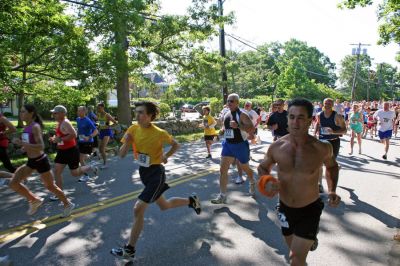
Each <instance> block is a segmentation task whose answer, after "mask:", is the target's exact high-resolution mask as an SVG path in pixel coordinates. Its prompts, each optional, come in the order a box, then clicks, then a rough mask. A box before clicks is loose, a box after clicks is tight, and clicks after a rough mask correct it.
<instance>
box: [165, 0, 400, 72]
mask: <svg viewBox="0 0 400 266" xmlns="http://www.w3.org/2000/svg"><path fill="white" fill-rule="evenodd" d="M214 1H215V2H217V0H214ZM190 2H191V1H190V0H161V4H162V13H166V14H184V13H185V11H186V8H187V7H188V6H189V5H190ZM375 2H377V1H375ZM379 2H380V1H379ZM338 3H340V1H339V0H226V1H225V2H224V12H225V14H226V13H227V12H231V11H233V12H234V13H235V16H236V23H235V24H234V25H233V26H228V27H226V29H225V30H226V32H227V33H231V34H234V35H237V36H240V37H242V38H244V39H246V40H248V41H251V42H252V43H255V44H262V43H266V42H272V41H279V42H285V41H287V40H289V39H291V38H296V39H298V40H301V41H305V42H307V44H308V45H309V46H315V47H316V48H317V49H318V50H319V51H321V52H322V53H324V54H325V55H327V56H328V57H329V58H330V59H331V61H333V62H335V63H336V64H337V67H340V65H339V63H340V61H341V60H342V59H343V58H344V57H345V56H346V55H349V54H351V50H352V48H353V47H352V46H351V45H350V44H353V43H359V42H361V43H365V44H371V46H369V47H366V48H367V49H368V54H369V55H370V56H371V57H372V58H374V60H373V64H377V63H381V62H387V63H389V64H391V65H393V66H397V67H399V68H400V64H399V63H397V62H396V61H395V55H396V52H397V51H399V50H400V47H399V45H396V44H390V45H388V46H386V47H384V46H379V45H377V41H378V39H379V36H378V25H379V23H378V21H377V16H376V10H377V5H376V4H375V5H374V6H370V7H366V8H356V9H354V10H347V9H344V10H342V9H339V8H337V4H338ZM207 45H208V46H209V47H210V48H211V49H218V41H217V40H215V41H212V42H209V43H208V44H207ZM226 47H227V49H229V48H231V49H233V50H235V51H240V50H248V49H251V48H248V47H246V46H244V45H243V44H240V43H238V42H237V41H234V40H231V41H230V40H229V38H227V42H226Z"/></svg>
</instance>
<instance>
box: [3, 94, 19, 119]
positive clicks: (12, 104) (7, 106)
mask: <svg viewBox="0 0 400 266" xmlns="http://www.w3.org/2000/svg"><path fill="white" fill-rule="evenodd" d="M0 112H1V113H10V114H12V115H13V116H18V107H17V99H16V98H14V99H11V100H8V101H7V102H3V103H0Z"/></svg>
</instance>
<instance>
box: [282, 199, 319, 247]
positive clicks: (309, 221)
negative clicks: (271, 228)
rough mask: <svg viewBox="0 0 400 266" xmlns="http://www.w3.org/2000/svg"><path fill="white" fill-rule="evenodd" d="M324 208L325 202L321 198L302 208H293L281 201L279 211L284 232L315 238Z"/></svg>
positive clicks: (285, 234)
mask: <svg viewBox="0 0 400 266" xmlns="http://www.w3.org/2000/svg"><path fill="white" fill-rule="evenodd" d="M323 208H324V203H323V202H322V200H321V199H320V198H318V199H317V200H316V201H314V202H313V203H310V204H309V205H307V206H305V207H301V208H291V207H289V206H286V205H285V204H284V203H283V202H282V201H280V203H279V206H278V207H277V211H278V218H279V221H280V223H281V229H282V234H283V235H284V236H290V235H293V234H294V235H296V236H298V237H301V238H305V239H309V240H315V238H316V237H317V233H318V225H319V220H320V217H321V214H322V209H323Z"/></svg>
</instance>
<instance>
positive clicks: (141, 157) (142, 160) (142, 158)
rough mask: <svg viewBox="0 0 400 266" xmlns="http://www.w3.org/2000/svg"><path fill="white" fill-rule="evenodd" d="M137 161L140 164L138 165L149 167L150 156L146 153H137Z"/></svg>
mask: <svg viewBox="0 0 400 266" xmlns="http://www.w3.org/2000/svg"><path fill="white" fill-rule="evenodd" d="M137 162H138V165H140V166H143V167H149V166H150V156H148V155H147V154H143V153H139V154H138V159H137Z"/></svg>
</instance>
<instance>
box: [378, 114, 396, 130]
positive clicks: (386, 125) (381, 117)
mask: <svg viewBox="0 0 400 266" xmlns="http://www.w3.org/2000/svg"><path fill="white" fill-rule="evenodd" d="M395 117H396V113H395V112H394V111H391V110H389V111H384V110H383V109H381V110H378V111H376V112H375V114H374V118H375V119H376V120H378V130H379V131H381V132H385V131H388V130H393V119H394V118H395Z"/></svg>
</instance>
